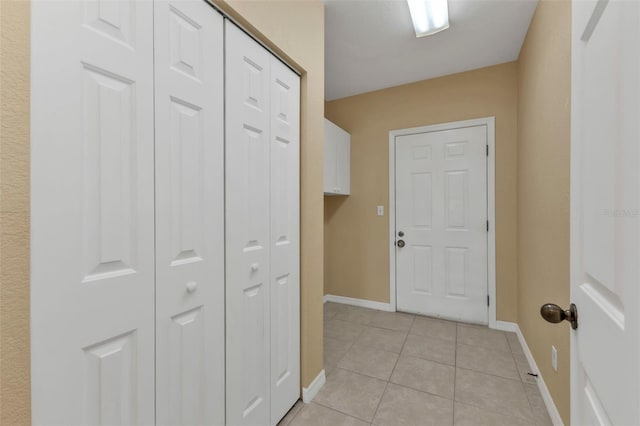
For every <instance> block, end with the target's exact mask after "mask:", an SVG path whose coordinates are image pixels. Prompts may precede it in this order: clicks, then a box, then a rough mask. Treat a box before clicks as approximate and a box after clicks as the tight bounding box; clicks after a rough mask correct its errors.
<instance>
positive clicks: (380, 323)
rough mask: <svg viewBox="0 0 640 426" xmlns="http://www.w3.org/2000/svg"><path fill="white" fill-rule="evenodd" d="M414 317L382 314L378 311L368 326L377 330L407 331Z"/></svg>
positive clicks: (392, 313) (390, 313)
mask: <svg viewBox="0 0 640 426" xmlns="http://www.w3.org/2000/svg"><path fill="white" fill-rule="evenodd" d="M414 318H415V316H413V315H411V314H405V313H402V312H384V311H379V312H377V313H376V315H375V316H374V317H373V320H372V321H371V323H370V324H369V325H371V326H373V327H378V328H386V329H388V330H403V331H408V330H409V329H410V328H411V325H413V320H414Z"/></svg>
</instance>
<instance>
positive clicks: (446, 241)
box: [395, 125, 488, 324]
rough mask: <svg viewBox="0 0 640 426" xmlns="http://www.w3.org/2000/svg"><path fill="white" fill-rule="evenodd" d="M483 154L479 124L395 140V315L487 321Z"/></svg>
mask: <svg viewBox="0 0 640 426" xmlns="http://www.w3.org/2000/svg"><path fill="white" fill-rule="evenodd" d="M486 150H487V126H484V125H480V126H472V127H462V128H455V129H449V130H441V131H433V132H420V133H413V134H405V135H398V136H396V137H395V162H396V163H395V164H396V167H395V233H396V235H395V241H401V240H402V241H403V242H404V243H405V246H404V247H400V245H399V244H398V245H396V250H395V253H396V280H397V309H398V310H401V311H407V312H413V313H420V314H425V315H430V316H437V317H443V318H448V319H453V320H461V321H467V322H474V323H480V324H487V323H488V306H487V295H488V289H487V231H488V230H487V153H486V152H487V151H486ZM400 232H403V233H404V236H400V234H399V233H400Z"/></svg>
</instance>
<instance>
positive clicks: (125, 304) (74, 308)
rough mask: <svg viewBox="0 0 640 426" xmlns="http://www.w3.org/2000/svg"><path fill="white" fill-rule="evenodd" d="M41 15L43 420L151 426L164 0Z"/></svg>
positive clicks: (34, 113) (36, 256) (37, 260)
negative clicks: (157, 110)
mask: <svg viewBox="0 0 640 426" xmlns="http://www.w3.org/2000/svg"><path fill="white" fill-rule="evenodd" d="M31 11H32V15H31V16H32V22H31V28H32V35H31V36H32V37H31V47H32V50H31V54H32V63H31V66H32V67H31V69H32V75H31V84H32V86H31V202H32V204H31V339H32V340H31V341H32V345H31V351H32V352H31V355H32V370H31V377H32V420H33V423H34V424H65V425H70V424H109V425H117V424H122V425H131V424H152V423H153V422H154V390H155V381H154V236H153V233H154V225H153V219H152V218H153V214H154V213H153V212H154V202H153V198H154V195H153V185H154V184H153V181H154V176H153V143H154V141H153V132H154V128H153V4H152V3H151V2H110V1H97V0H85V1H73V2H63V1H35V2H33V3H32V5H31Z"/></svg>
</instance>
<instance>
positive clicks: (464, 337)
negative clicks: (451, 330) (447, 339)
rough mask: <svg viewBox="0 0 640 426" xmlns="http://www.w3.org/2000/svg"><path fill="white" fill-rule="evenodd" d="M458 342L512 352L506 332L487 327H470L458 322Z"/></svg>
mask: <svg viewBox="0 0 640 426" xmlns="http://www.w3.org/2000/svg"><path fill="white" fill-rule="evenodd" d="M458 343H462V344H464V345H470V346H482V347H485V348H490V349H495V350H498V351H505V352H511V349H510V348H509V344H508V343H507V338H506V336H505V333H504V332H502V331H499V330H491V329H489V328H487V327H468V326H466V325H461V324H458Z"/></svg>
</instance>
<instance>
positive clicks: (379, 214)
mask: <svg viewBox="0 0 640 426" xmlns="http://www.w3.org/2000/svg"><path fill="white" fill-rule="evenodd" d="M378 216H384V206H378Z"/></svg>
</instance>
